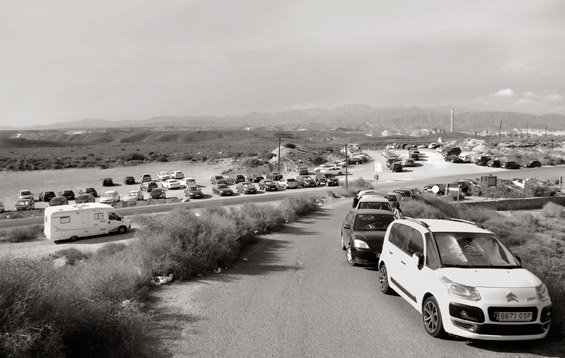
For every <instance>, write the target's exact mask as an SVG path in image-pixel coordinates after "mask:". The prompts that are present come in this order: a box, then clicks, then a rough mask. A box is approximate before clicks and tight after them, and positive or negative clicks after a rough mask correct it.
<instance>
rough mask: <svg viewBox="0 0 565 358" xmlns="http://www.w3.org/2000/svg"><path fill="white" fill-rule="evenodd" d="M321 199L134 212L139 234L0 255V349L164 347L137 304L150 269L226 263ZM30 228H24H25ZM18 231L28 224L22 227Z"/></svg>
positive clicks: (13, 353) (176, 273) (100, 351)
mask: <svg viewBox="0 0 565 358" xmlns="http://www.w3.org/2000/svg"><path fill="white" fill-rule="evenodd" d="M319 207H320V199H316V198H305V197H303V198H295V197H292V198H287V199H285V200H283V201H282V202H279V203H277V204H259V205H258V204H245V205H243V206H242V207H241V208H240V209H238V210H235V209H230V208H224V207H220V206H214V207H210V208H207V209H204V210H203V212H202V213H201V214H200V215H196V214H195V213H194V212H192V211H190V210H188V209H180V210H176V211H173V212H172V213H170V214H169V215H165V216H162V219H161V220H159V221H157V220H154V219H153V220H151V219H149V220H143V222H144V223H145V224H144V226H143V228H142V229H141V230H140V233H139V240H136V241H135V242H133V243H131V244H130V245H124V244H108V245H105V246H104V247H103V248H101V249H100V250H99V251H97V252H95V253H93V254H85V253H83V252H81V251H80V250H77V249H75V248H71V249H65V250H60V251H58V252H57V253H56V254H55V255H53V256H51V257H49V258H45V259H43V260H31V259H17V258H10V257H5V258H3V260H1V261H0V270H1V271H2V273H3V274H2V275H1V276H0V356H1V357H15V358H20V357H38V356H41V357H152V356H153V357H154V356H163V351H162V350H161V349H162V348H159V342H158V340H157V338H155V337H152V336H151V335H150V328H151V325H152V320H151V317H150V316H149V315H148V314H147V313H146V312H145V310H144V306H145V304H146V302H147V300H148V299H149V293H150V290H151V288H152V287H154V286H155V285H156V284H157V283H156V280H155V279H156V277H157V276H168V275H171V274H172V277H173V278H174V279H175V280H176V279H189V278H191V277H193V276H194V275H196V274H205V273H209V272H211V270H213V269H216V268H217V267H224V266H228V265H231V264H233V263H234V261H235V260H236V259H237V258H238V257H239V256H240V254H241V252H242V250H243V249H245V247H247V246H248V245H249V244H251V243H253V242H254V241H255V240H257V235H260V234H263V233H266V232H269V231H273V230H277V229H279V228H280V227H281V226H282V225H284V224H285V223H287V222H291V221H293V220H296V219H297V218H299V217H300V216H303V215H307V214H309V213H312V212H314V211H316V210H318V209H319ZM32 233H33V230H30V233H29V235H31V234H32ZM26 235H27V234H26Z"/></svg>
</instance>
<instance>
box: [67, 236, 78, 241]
mask: <svg viewBox="0 0 565 358" xmlns="http://www.w3.org/2000/svg"><path fill="white" fill-rule="evenodd" d="M69 240H70V241H75V240H78V236H71V238H70V239H69Z"/></svg>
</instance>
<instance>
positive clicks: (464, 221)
mask: <svg viewBox="0 0 565 358" xmlns="http://www.w3.org/2000/svg"><path fill="white" fill-rule="evenodd" d="M449 220H451V221H457V222H461V223H465V224H471V225H475V226H477V227H480V228H481V229H485V227H484V226H483V225H481V224H477V223H476V222H474V221H470V220H464V219H459V218H450V219H449ZM485 230H486V229H485Z"/></svg>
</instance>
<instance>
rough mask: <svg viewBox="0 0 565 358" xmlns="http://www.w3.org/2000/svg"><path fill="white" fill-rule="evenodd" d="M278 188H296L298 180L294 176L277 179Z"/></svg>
mask: <svg viewBox="0 0 565 358" xmlns="http://www.w3.org/2000/svg"><path fill="white" fill-rule="evenodd" d="M279 188H284V189H296V188H298V182H297V181H296V179H294V178H282V179H281V180H280V181H279Z"/></svg>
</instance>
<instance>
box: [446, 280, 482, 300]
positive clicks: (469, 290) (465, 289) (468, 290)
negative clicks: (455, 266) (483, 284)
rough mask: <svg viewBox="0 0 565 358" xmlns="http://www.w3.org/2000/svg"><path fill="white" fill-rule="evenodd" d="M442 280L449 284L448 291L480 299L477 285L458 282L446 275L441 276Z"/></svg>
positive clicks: (462, 296)
mask: <svg viewBox="0 0 565 358" xmlns="http://www.w3.org/2000/svg"><path fill="white" fill-rule="evenodd" d="M440 281H441V282H443V283H444V284H445V286H447V292H448V293H449V294H450V295H451V296H454V297H459V298H463V299H465V300H470V301H480V299H481V295H480V294H479V291H477V289H476V288H475V287H471V286H466V285H462V284H460V283H457V282H453V281H451V280H450V279H448V278H447V277H445V276H442V277H441V278H440Z"/></svg>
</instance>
